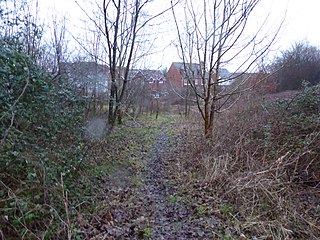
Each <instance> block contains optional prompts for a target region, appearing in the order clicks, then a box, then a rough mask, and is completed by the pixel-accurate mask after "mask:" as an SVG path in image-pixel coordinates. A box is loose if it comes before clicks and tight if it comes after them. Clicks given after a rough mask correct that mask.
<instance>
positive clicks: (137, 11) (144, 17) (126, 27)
mask: <svg viewBox="0 0 320 240" xmlns="http://www.w3.org/2000/svg"><path fill="white" fill-rule="evenodd" d="M152 2H153V0H126V1H123V0H103V4H102V6H100V7H101V8H100V9H101V12H100V13H99V14H100V15H99V16H97V13H95V15H96V16H95V18H94V17H92V16H90V14H88V13H87V11H86V10H84V9H83V8H82V9H83V11H84V12H85V13H86V15H87V17H89V18H90V20H91V21H92V22H93V23H94V25H95V27H96V29H98V31H100V32H101V33H102V39H101V44H104V51H105V53H106V55H107V60H106V61H105V60H103V59H100V60H101V61H103V62H105V63H106V64H107V65H108V67H109V68H110V71H109V73H110V76H109V78H110V91H109V109H108V113H109V114H108V123H109V125H110V129H112V127H113V126H114V124H115V121H116V119H117V117H118V120H119V122H121V115H122V114H121V111H122V108H123V104H124V98H125V91H126V88H127V84H128V81H129V78H130V70H131V69H133V67H134V66H135V65H136V64H137V61H138V60H141V58H142V56H144V55H145V51H144V50H145V49H150V45H152V43H153V40H152V39H148V37H150V35H151V34H150V33H148V34H146V32H145V30H146V29H147V28H148V26H149V25H150V22H151V21H152V20H154V19H155V18H157V17H158V16H160V15H162V14H163V13H164V12H166V11H168V10H170V7H169V8H167V9H164V10H160V11H159V12H158V13H156V14H148V8H147V7H148V6H149V5H150V4H151V3H152ZM173 5H175V3H173ZM101 19H103V22H101ZM146 43H148V44H149V45H148V46H146Z"/></svg>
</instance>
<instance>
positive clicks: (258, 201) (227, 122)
mask: <svg viewBox="0 0 320 240" xmlns="http://www.w3.org/2000/svg"><path fill="white" fill-rule="evenodd" d="M286 101H287V102H285V103H284V105H283V104H282V105H281V106H278V105H277V104H278V103H279V102H275V101H270V100H269V101H265V100H263V99H262V98H259V97H258V96H256V95H252V96H251V97H249V98H248V97H246V98H245V99H242V100H241V101H239V102H238V104H237V106H236V107H234V108H233V109H231V110H230V111H228V112H225V113H223V114H221V115H220V116H219V119H218V120H217V122H216V125H215V129H214V136H213V138H212V139H210V140H207V139H205V138H204V137H202V131H201V125H199V118H198V116H195V117H194V119H193V121H189V124H187V123H185V125H184V126H182V127H183V129H184V130H183V131H184V134H185V136H186V137H185V139H184V141H183V144H181V145H180V147H179V150H177V151H179V152H180V155H181V156H180V158H179V159H178V163H177V165H179V168H180V171H179V173H178V174H180V177H182V178H184V179H185V180H186V181H187V182H189V183H191V182H194V181H201V182H202V183H204V184H209V185H210V186H211V188H212V191H214V195H215V198H216V199H217V202H223V203H227V204H229V205H230V206H233V207H234V208H235V209H236V210H235V211H233V212H230V213H229V215H230V219H229V220H230V222H232V224H233V226H234V232H233V234H234V236H238V237H239V236H242V237H243V236H245V237H246V238H248V239H320V127H319V125H320V124H319V122H320V121H319V119H320V117H319V116H320V114H318V115H317V113H315V114H313V115H312V116H313V118H312V119H308V116H310V115H308V114H307V115H305V116H304V117H303V118H302V119H300V120H301V121H300V122H299V117H300V113H301V112H300V113H299V114H298V115H292V110H293V108H294V107H293V106H294V103H293V101H295V99H293V100H292V99H291V100H286ZM286 104H289V105H291V106H290V107H288V108H287V107H286ZM283 106H285V107H283ZM317 116H318V117H317ZM295 118H296V119H295ZM304 125H306V126H304ZM191 173H192V174H191Z"/></svg>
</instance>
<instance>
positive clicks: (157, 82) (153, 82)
mask: <svg viewBox="0 0 320 240" xmlns="http://www.w3.org/2000/svg"><path fill="white" fill-rule="evenodd" d="M131 74H132V76H131V81H133V82H140V84H144V85H145V86H146V88H147V89H149V90H150V93H151V94H152V96H153V97H154V98H159V97H161V96H164V95H166V94H167V89H168V87H167V83H168V82H167V80H166V78H165V76H164V75H163V73H162V72H161V71H160V70H133V71H132V72H131Z"/></svg>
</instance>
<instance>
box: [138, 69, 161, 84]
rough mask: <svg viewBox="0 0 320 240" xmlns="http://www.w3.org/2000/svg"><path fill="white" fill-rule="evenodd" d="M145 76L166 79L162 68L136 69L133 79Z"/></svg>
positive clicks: (146, 78)
mask: <svg viewBox="0 0 320 240" xmlns="http://www.w3.org/2000/svg"><path fill="white" fill-rule="evenodd" d="M139 76H140V77H143V78H144V79H145V80H147V81H148V80H150V79H153V80H163V81H164V80H165V77H164V75H163V73H162V72H161V71H160V70H136V71H135V73H134V75H133V76H132V79H134V78H138V77H139Z"/></svg>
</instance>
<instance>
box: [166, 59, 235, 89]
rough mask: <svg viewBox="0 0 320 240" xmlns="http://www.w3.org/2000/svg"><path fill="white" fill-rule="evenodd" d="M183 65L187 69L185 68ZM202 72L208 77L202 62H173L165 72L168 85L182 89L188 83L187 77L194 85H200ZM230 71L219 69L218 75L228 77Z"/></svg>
mask: <svg viewBox="0 0 320 240" xmlns="http://www.w3.org/2000/svg"><path fill="white" fill-rule="evenodd" d="M185 67H186V69H187V70H185ZM203 74H205V79H207V78H208V72H206V71H204V70H203V64H199V63H192V64H190V63H186V64H185V65H184V64H183V63H182V62H173V63H172V64H171V66H170V68H169V70H168V72H167V74H166V77H167V79H168V85H169V86H170V87H171V88H174V89H183V88H184V87H186V86H188V85H189V81H188V79H193V80H194V83H195V85H196V86H200V84H202V81H203ZM229 76H231V73H230V72H229V71H228V70H227V69H225V68H222V69H220V77H221V78H224V79H228V78H229Z"/></svg>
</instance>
